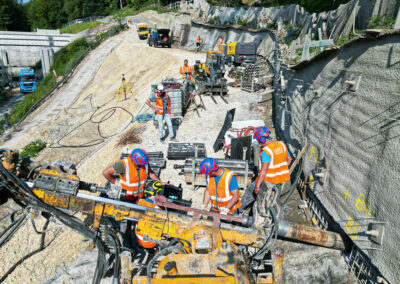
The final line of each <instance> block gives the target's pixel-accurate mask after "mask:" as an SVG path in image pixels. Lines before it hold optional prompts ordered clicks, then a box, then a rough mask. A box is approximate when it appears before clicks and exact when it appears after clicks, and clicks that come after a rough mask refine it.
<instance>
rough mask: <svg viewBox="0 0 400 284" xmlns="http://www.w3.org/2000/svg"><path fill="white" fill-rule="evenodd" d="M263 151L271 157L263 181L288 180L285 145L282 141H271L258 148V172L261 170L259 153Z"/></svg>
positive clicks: (277, 182) (281, 181) (280, 181)
mask: <svg viewBox="0 0 400 284" xmlns="http://www.w3.org/2000/svg"><path fill="white" fill-rule="evenodd" d="M262 151H265V153H267V154H268V156H269V157H270V158H271V161H270V163H269V167H268V171H267V175H266V176H265V179H264V181H266V182H270V183H274V184H280V183H284V182H286V181H288V180H290V174H289V166H288V164H287V147H286V145H285V143H283V142H282V141H279V142H272V143H270V144H268V145H267V146H265V147H264V148H262V149H261V150H260V157H259V159H258V160H259V166H258V172H259V173H260V172H261V168H262V164H261V153H262Z"/></svg>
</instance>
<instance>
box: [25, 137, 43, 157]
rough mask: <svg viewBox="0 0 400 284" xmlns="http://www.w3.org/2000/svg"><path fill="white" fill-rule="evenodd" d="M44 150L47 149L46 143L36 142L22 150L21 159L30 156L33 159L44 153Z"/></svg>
mask: <svg viewBox="0 0 400 284" xmlns="http://www.w3.org/2000/svg"><path fill="white" fill-rule="evenodd" d="M44 148H46V143H44V142H43V141H42V140H40V139H38V140H34V141H32V142H31V143H29V144H28V145H26V146H25V147H24V149H23V150H22V152H21V154H20V156H21V157H26V156H30V157H31V158H33V157H35V156H36V155H37V154H38V153H39V152H40V151H42V150H43V149H44Z"/></svg>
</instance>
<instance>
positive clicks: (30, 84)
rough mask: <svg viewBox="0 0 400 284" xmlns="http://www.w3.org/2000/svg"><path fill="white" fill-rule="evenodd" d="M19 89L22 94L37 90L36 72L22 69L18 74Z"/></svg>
mask: <svg viewBox="0 0 400 284" xmlns="http://www.w3.org/2000/svg"><path fill="white" fill-rule="evenodd" d="M18 77H19V88H20V91H21V93H31V92H33V91H34V90H36V88H37V83H36V76H35V71H34V70H33V69H22V70H21V71H19V73H18Z"/></svg>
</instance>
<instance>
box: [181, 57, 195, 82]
mask: <svg viewBox="0 0 400 284" xmlns="http://www.w3.org/2000/svg"><path fill="white" fill-rule="evenodd" d="M188 63H189V61H188V60H187V59H185V60H184V61H183V66H181V68H180V69H179V73H180V74H181V75H182V79H184V80H186V81H187V82H189V81H190V78H191V75H192V67H190V66H189V64H188Z"/></svg>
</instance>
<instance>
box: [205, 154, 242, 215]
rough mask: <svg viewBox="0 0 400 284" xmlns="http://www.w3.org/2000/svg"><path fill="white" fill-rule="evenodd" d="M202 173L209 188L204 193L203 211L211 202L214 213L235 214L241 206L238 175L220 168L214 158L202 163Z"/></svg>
mask: <svg viewBox="0 0 400 284" xmlns="http://www.w3.org/2000/svg"><path fill="white" fill-rule="evenodd" d="M200 173H201V174H203V175H206V176H207V177H206V181H207V188H206V190H205V191H204V197H203V206H202V208H201V209H202V210H205V209H206V208H207V206H208V203H209V202H210V200H211V205H212V210H213V211H214V212H217V213H220V214H224V215H227V214H228V215H231V214H233V213H234V212H235V211H236V210H237V209H238V208H239V206H240V204H241V203H240V200H239V186H238V183H237V178H236V174H235V173H234V172H231V171H230V170H228V169H225V168H221V167H218V164H217V161H216V160H215V159H213V158H206V159H204V160H203V161H202V162H201V163H200Z"/></svg>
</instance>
